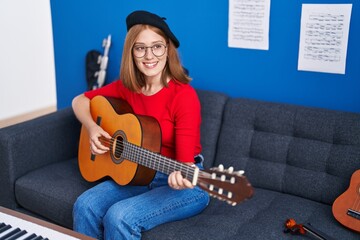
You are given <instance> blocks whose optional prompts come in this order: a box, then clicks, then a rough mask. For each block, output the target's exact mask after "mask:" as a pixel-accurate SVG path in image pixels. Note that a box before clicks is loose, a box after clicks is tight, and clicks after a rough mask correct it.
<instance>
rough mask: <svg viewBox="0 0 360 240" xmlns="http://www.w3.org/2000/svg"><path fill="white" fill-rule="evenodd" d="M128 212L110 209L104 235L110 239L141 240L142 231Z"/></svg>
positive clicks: (105, 217) (104, 219)
mask: <svg viewBox="0 0 360 240" xmlns="http://www.w3.org/2000/svg"><path fill="white" fill-rule="evenodd" d="M131 216H132V214H131V213H129V212H128V211H122V210H119V209H118V208H110V209H109V210H108V211H107V212H106V214H105V216H104V218H103V225H104V229H105V231H104V233H105V236H107V237H110V238H109V239H140V237H141V230H140V228H139V227H138V226H137V224H136V222H135V221H134V220H135V219H133V218H132V217H131Z"/></svg>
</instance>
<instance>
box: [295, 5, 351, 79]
mask: <svg viewBox="0 0 360 240" xmlns="http://www.w3.org/2000/svg"><path fill="white" fill-rule="evenodd" d="M351 8H352V5H351V4H303V6H302V15H301V31H300V47H299V63H298V69H299V70H305V71H306V70H308V71H318V72H329V73H342V74H344V73H345V64H346V52H347V42H348V32H349V25H350V14H351Z"/></svg>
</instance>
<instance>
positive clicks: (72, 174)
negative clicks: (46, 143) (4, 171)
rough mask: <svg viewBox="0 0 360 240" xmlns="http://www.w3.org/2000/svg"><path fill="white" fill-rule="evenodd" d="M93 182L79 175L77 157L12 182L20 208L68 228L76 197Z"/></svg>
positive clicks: (40, 169) (92, 184) (47, 166)
mask: <svg viewBox="0 0 360 240" xmlns="http://www.w3.org/2000/svg"><path fill="white" fill-rule="evenodd" d="M95 184H96V183H89V182H87V181H85V180H84V179H83V178H82V177H81V175H80V171H79V167H78V162H77V158H73V159H70V160H66V161H62V162H57V163H53V164H49V165H46V166H44V167H41V168H39V169H36V170H34V171H31V172H29V173H27V174H25V175H24V176H22V177H20V178H19V179H18V180H16V182H15V196H16V200H17V202H18V203H19V204H20V205H21V206H22V207H23V208H25V209H27V210H29V211H32V212H33V213H35V214H38V215H40V216H42V217H44V218H46V219H48V220H50V221H51V222H54V223H57V224H60V225H62V226H65V227H67V228H70V229H71V228H72V208H73V205H74V202H75V200H76V198H77V197H78V196H79V195H80V194H81V193H82V192H84V191H85V190H86V189H88V188H90V187H92V186H94V185H95ZM69 189H71V190H70V191H69Z"/></svg>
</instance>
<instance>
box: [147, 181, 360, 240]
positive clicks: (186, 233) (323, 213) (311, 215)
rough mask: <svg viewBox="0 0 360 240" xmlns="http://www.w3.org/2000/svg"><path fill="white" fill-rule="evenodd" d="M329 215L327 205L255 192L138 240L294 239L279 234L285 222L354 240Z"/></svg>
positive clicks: (214, 203) (212, 206)
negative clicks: (309, 226)
mask: <svg viewBox="0 0 360 240" xmlns="http://www.w3.org/2000/svg"><path fill="white" fill-rule="evenodd" d="M330 212H331V206H329V205H327V204H322V203H318V202H315V201H312V200H308V199H305V198H301V197H296V196H293V195H289V194H283V193H279V192H276V191H271V190H266V189H260V188H256V189H255V194H254V196H253V198H251V200H249V201H245V202H243V203H241V204H240V205H237V206H235V207H232V206H230V205H227V204H226V203H224V202H221V201H218V200H214V199H213V200H212V201H211V203H210V205H209V206H208V207H207V208H206V209H205V210H204V211H203V212H202V213H201V214H200V215H197V216H195V217H192V218H189V219H186V220H182V221H178V222H173V223H167V224H166V225H161V226H158V227H156V228H154V229H152V230H151V231H149V232H145V233H144V235H143V238H142V239H144V240H147V239H149V240H150V239H157V240H163V239H164V240H165V239H179V240H180V239H181V240H192V239H197V240H208V239H217V240H228V239H259V240H263V239H268V240H272V239H273V240H278V239H294V236H293V235H291V234H289V233H288V234H285V233H284V232H283V230H284V223H285V221H286V220H287V218H294V219H295V220H296V222H297V223H311V224H312V226H313V227H315V228H317V229H318V230H320V231H322V232H326V233H327V234H328V235H329V236H332V237H333V238H334V239H347V240H352V239H354V240H355V239H358V235H357V233H354V232H352V231H349V230H347V229H345V228H344V227H342V226H341V225H340V224H339V223H337V222H336V220H335V219H334V218H332V216H331V215H330ZM329 226H331V228H329ZM299 239H300V238H299ZM309 239H310V238H309Z"/></svg>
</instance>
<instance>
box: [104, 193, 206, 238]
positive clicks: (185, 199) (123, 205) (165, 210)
mask: <svg viewBox="0 0 360 240" xmlns="http://www.w3.org/2000/svg"><path fill="white" fill-rule="evenodd" d="M208 204H209V195H208V194H207V193H206V192H204V191H203V190H201V189H200V188H198V187H195V188H194V189H185V190H173V189H172V188H170V187H169V186H161V187H157V188H154V189H152V190H150V191H148V192H146V193H143V194H141V195H138V196H135V197H131V198H128V199H124V200H122V201H120V202H117V203H115V204H114V205H112V206H111V207H110V209H109V210H108V211H107V213H106V215H105V217H104V219H103V224H104V234H105V239H126V240H128V239H129V240H130V239H140V238H141V232H142V231H146V230H150V229H151V228H154V227H155V226H158V225H160V224H162V223H166V222H171V221H176V220H182V219H185V218H188V217H191V216H194V215H197V214H198V213H200V212H201V211H203V210H204V209H205V207H206V206H207V205H208Z"/></svg>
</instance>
